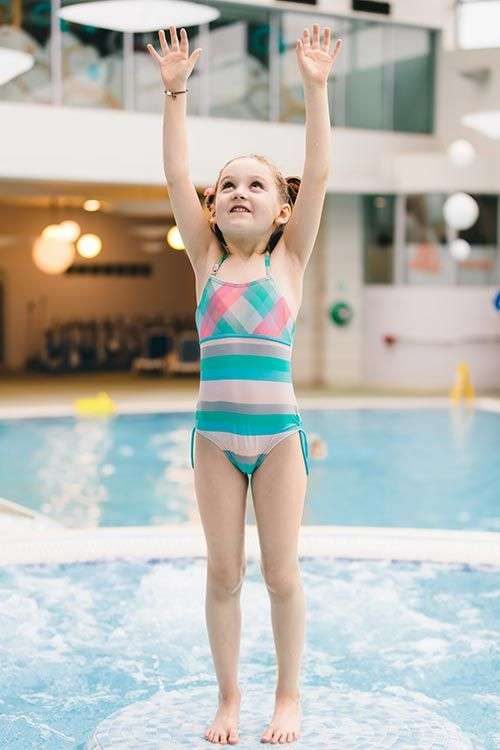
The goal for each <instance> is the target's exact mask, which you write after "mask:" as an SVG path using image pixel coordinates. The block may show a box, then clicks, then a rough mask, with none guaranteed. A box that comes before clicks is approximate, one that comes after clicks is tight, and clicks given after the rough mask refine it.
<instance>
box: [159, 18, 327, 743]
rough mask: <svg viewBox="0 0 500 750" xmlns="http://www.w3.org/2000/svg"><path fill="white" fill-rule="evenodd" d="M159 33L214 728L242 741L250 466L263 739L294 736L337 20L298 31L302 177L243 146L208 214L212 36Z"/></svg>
mask: <svg viewBox="0 0 500 750" xmlns="http://www.w3.org/2000/svg"><path fill="white" fill-rule="evenodd" d="M158 36H159V41H160V46H161V51H162V54H158V53H157V52H156V50H155V49H154V48H153V47H152V46H151V45H148V49H149V52H150V54H151V55H152V57H153V58H154V59H155V60H156V62H157V63H158V65H159V68H160V72H161V76H162V80H163V83H164V86H165V94H166V96H165V110H164V137H163V148H164V167H165V176H166V178H167V183H168V188H169V194H170V200H171V203H172V209H173V212H174V216H175V220H176V222H177V226H178V227H179V231H180V233H181V236H182V239H183V242H184V245H185V248H186V252H187V255H188V258H189V260H190V262H191V265H192V266H193V270H194V274H195V278H196V297H197V303H198V304H197V307H196V325H197V328H198V333H199V336H200V360H201V361H200V365H201V369H200V393H199V398H198V403H197V405H196V418H195V427H194V428H193V431H192V434H191V463H192V465H193V467H194V470H195V490H196V497H197V502H198V506H199V511H200V517H201V521H202V523H203V528H204V532H205V536H206V542H207V582H206V600H205V611H206V621H207V630H208V636H209V641H210V647H211V650H212V655H213V660H214V667H215V671H216V674H217V681H218V686H219V695H218V698H219V701H218V703H219V705H218V710H217V712H216V714H215V717H214V719H213V721H212V723H211V725H210V727H209V728H208V729H207V731H206V732H205V738H206V739H207V740H209V741H210V742H214V743H220V744H223V745H225V744H228V743H229V744H236V743H237V742H238V741H239V737H238V724H239V709H240V696H241V694H240V690H239V686H238V657H239V648H240V626H241V611H240V590H241V585H242V582H243V577H244V572H245V565H246V563H245V550H244V542H245V514H246V497H247V490H248V482H249V479H248V475H250V477H251V489H252V498H253V502H254V509H255V516H256V521H257V526H258V534H259V541H260V548H261V570H262V573H263V576H264V580H265V583H266V586H267V589H268V591H269V597H270V603H271V618H272V628H273V635H274V641H275V646H276V656H277V664H278V681H277V686H276V690H275V708H274V713H273V716H272V718H271V721H270V723H269V725H268V726H267V728H266V729H265V731H264V733H263V734H262V737H261V742H271V743H277V742H280V743H283V742H292V741H294V740H296V739H297V738H298V737H299V734H300V692H299V672H300V661H301V656H302V650H303V644H304V629H305V608H304V593H303V588H302V583H301V578H300V569H299V561H298V536H299V529H300V524H301V521H302V514H303V508H304V497H305V493H306V483H307V474H308V473H309V472H308V461H307V456H308V453H307V440H306V436H305V433H304V431H303V429H302V421H301V418H300V415H299V413H298V409H297V402H296V399H295V395H294V391H293V384H292V377H291V354H292V346H293V337H294V332H295V321H296V318H297V314H298V311H299V307H300V302H301V296H302V279H303V275H304V271H305V268H306V266H307V262H308V260H309V257H310V255H311V252H312V249H313V246H314V242H315V239H316V235H317V231H318V227H319V222H320V218H321V212H322V207H323V202H324V196H325V192H326V185H327V179H328V172H329V168H330V144H331V130H330V118H329V111H328V96H327V81H328V75H329V73H330V70H331V67H332V64H333V62H334V60H335V58H336V57H337V55H338V54H339V52H340V48H341V40H337V42H336V43H335V45H334V49H333V51H330V39H331V36H330V29H329V28H325V29H324V30H323V34H322V35H321V34H320V27H319V25H318V24H314V25H313V28H312V35H311V34H310V33H309V30H308V29H307V28H305V29H304V32H303V34H302V38H300V39H298V40H297V43H296V55H297V63H298V67H299V70H300V73H301V76H302V80H303V85H304V96H305V104H306V158H305V165H304V172H303V176H302V179H301V180H300V179H298V178H295V177H289V178H286V179H285V178H284V177H283V176H282V175H281V173H280V172H279V170H278V169H277V168H276V166H275V165H274V164H273V163H272V162H271V161H270V160H269V159H267V158H265V157H263V156H260V155H255V154H252V155H246V156H239V157H236V158H234V159H231V160H230V161H229V162H227V163H226V164H225V165H224V167H223V168H222V170H221V171H220V173H219V175H218V178H217V182H216V184H215V186H214V187H213V188H211V189H209V190H208V191H206V193H205V208H206V209H207V211H208V216H207V215H206V214H205V213H204V211H203V209H202V207H201V205H200V202H199V199H198V195H197V193H196V190H195V188H194V186H193V184H192V182H191V180H190V177H189V173H188V154H187V143H186V141H187V139H186V97H187V95H188V90H187V80H188V78H189V76H190V74H191V72H192V70H193V68H194V65H195V63H196V62H197V60H198V59H199V57H200V55H201V52H202V50H201V49H196V50H195V51H194V52H193V53H192V54H191V55H189V46H188V38H187V34H186V31H185V29H181V31H180V41H179V39H178V38H177V32H176V29H175V26H171V27H170V46H169V45H168V44H167V41H166V39H165V34H164V32H163V31H160V32H159V34H158ZM194 438H196V445H194ZM194 454H195V455H196V462H194Z"/></svg>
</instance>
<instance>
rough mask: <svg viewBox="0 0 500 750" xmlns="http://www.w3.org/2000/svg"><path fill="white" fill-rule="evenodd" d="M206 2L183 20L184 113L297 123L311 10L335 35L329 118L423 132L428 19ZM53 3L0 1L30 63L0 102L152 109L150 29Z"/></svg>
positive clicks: (428, 126) (157, 92) (431, 63)
mask: <svg viewBox="0 0 500 750" xmlns="http://www.w3.org/2000/svg"><path fill="white" fill-rule="evenodd" d="M200 4H204V3H200ZM69 5H71V3H62V4H61V7H63V8H67V7H68V6H69ZM281 5H283V4H281ZM51 7H52V10H51ZM210 8H212V9H215V10H216V11H217V12H218V14H219V15H218V17H217V18H216V19H215V20H214V21H211V22H209V23H205V24H202V25H200V26H186V30H187V33H188V37H189V45H190V50H193V49H195V48H196V47H202V48H203V50H204V53H203V55H202V57H201V58H200V63H199V65H198V67H197V68H195V70H194V71H193V74H192V76H191V78H190V79H189V85H188V87H189V98H188V115H194V116H200V117H211V118H226V119H227V118H229V119H238V120H249V121H260V122H282V123H303V122H304V118H305V108H304V100H303V92H302V84H301V80H300V75H299V71H298V69H297V64H296V59H295V56H296V53H295V40H296V39H297V38H298V37H299V36H300V35H301V33H302V30H303V28H304V27H305V26H309V27H310V26H312V24H313V22H317V21H318V20H319V22H320V23H321V25H328V26H330V27H332V28H333V32H334V37H338V36H340V37H342V39H343V40H344V49H343V53H342V55H341V56H340V58H339V60H338V64H337V65H336V67H335V71H334V73H333V74H332V77H331V80H330V84H329V87H328V93H329V97H330V113H331V117H332V122H333V123H334V124H335V125H336V126H339V127H344V128H363V129H368V130H378V131H389V132H391V131H392V132H398V133H410V134H411V133H415V134H433V133H434V90H435V86H434V81H435V59H436V54H435V53H436V43H437V34H438V33H439V32H438V31H436V30H435V29H431V28H423V27H417V26H411V25H402V24H396V23H393V22H389V21H385V20H384V21H380V20H379V19H377V20H371V19H366V18H365V17H362V18H354V17H347V16H339V15H338V14H336V15H332V14H331V13H328V12H326V11H325V9H323V8H316V7H314V8H313V9H309V8H305V7H304V6H303V5H302V6H300V7H299V6H297V8H290V7H289V6H287V7H286V9H283V8H282V7H272V8H270V7H269V8H268V7H265V6H264V5H262V4H259V5H257V4H255V5H252V4H251V3H245V4H239V3H237V2H227V1H225V0H224V1H223V0H219V1H217V0H216V1H215V2H211V3H210ZM57 10H58V4H57V3H56V2H53V3H52V6H51V5H50V4H49V3H40V2H38V0H16V2H14V1H13V0H10V1H9V0H0V16H1V17H3V25H2V27H0V47H6V48H11V49H16V50H20V51H25V52H28V53H30V54H31V55H33V56H34V65H33V67H32V68H31V69H30V70H28V71H27V72H25V73H23V74H21V75H19V76H17V77H16V78H14V79H12V80H11V81H9V82H8V83H6V84H4V85H3V86H0V102H4V103H7V102H16V103H31V104H37V103H38V104H44V105H56V106H61V105H63V106H65V107H80V108H82V107H84V108H91V109H104V110H106V109H111V110H126V111H134V112H141V113H149V114H153V113H161V112H162V110H163V97H164V94H163V87H162V85H161V80H160V77H159V74H158V70H157V67H156V65H155V64H154V62H153V60H152V59H151V56H150V55H149V53H148V51H147V47H146V45H147V44H148V43H151V44H153V45H155V46H156V48H158V47H159V45H158V36H157V32H156V31H155V32H151V33H149V32H148V33H136V34H134V35H133V36H132V35H130V39H129V43H128V44H127V43H125V42H126V36H127V35H125V34H123V33H121V32H117V31H111V30H107V29H102V28H96V27H93V26H86V25H81V24H76V23H71V22H68V21H65V20H61V19H59V17H58V16H57ZM168 38H169V37H168V33H167V39H168ZM201 60H203V64H201ZM128 71H132V73H131V75H128V74H127V73H128Z"/></svg>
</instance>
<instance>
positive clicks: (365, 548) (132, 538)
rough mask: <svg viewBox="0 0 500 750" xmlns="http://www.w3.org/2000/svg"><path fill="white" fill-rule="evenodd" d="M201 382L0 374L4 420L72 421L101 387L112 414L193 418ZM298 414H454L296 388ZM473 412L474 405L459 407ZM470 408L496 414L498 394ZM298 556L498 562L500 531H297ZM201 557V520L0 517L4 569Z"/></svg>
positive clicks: (252, 554) (445, 402)
mask: <svg viewBox="0 0 500 750" xmlns="http://www.w3.org/2000/svg"><path fill="white" fill-rule="evenodd" d="M198 383H199V381H198V378H197V377H196V378H193V377H189V378H188V377H186V378H181V379H180V380H179V381H173V382H170V381H168V380H165V379H161V378H153V379H145V380H144V379H141V380H140V381H139V380H137V378H132V377H131V376H128V375H127V376H126V377H123V378H122V377H119V376H107V377H100V378H96V377H94V376H83V377H75V376H71V377H66V376H58V377H56V378H46V377H41V376H33V377H31V376H29V377H23V376H20V377H19V378H12V377H5V376H2V377H0V419H20V418H33V417H56V416H59V417H61V416H73V415H74V408H73V401H74V400H75V399H76V398H81V397H86V396H87V397H88V396H89V395H94V394H95V393H96V392H98V391H106V392H107V393H108V394H109V395H110V397H111V398H112V399H113V400H114V402H115V404H116V407H117V413H118V414H134V413H146V412H147V413H157V412H166V411H168V412H172V411H187V412H193V411H194V408H195V403H196V398H197V394H198ZM295 392H296V396H297V400H298V402H299V408H301V409H309V408H311V409H415V408H416V409H432V408H439V409H443V408H450V403H451V402H450V400H449V399H448V397H447V396H446V394H443V393H434V394H433V393H429V392H427V393H419V394H417V393H415V392H413V393H409V392H401V391H391V392H387V391H373V390H372V391H367V390H366V389H365V390H362V389H350V390H346V389H342V390H334V389H328V388H318V389H311V388H300V387H299V386H296V388H295ZM465 408H470V407H465ZM473 408H476V409H480V410H484V411H491V412H496V413H500V393H497V392H494V393H488V394H483V395H481V396H480V397H478V398H476V400H475V401H474V406H473ZM245 547H246V556H247V559H249V560H250V559H252V560H259V559H260V549H259V540H258V535H257V528H256V526H254V525H249V524H247V526H246V543H245ZM299 556H300V557H302V558H303V557H330V558H337V559H353V560H354V559H355V560H360V559H364V560H368V559H371V560H386V561H394V560H399V561H408V562H422V561H430V562H438V563H445V564H450V563H453V564H465V565H487V566H500V533H496V532H484V531H462V530H458V531H457V530H449V529H414V528H393V527H380V528H379V527H366V526H363V527H356V526H306V525H304V526H302V527H301V531H300V538H299ZM192 557H203V558H205V557H206V542H205V537H204V533H203V528H202V526H201V524H177V525H163V526H147V527H132V526H123V527H100V528H91V529H67V528H63V527H60V526H58V525H57V524H54V523H47V522H46V521H45V520H44V518H43V517H41V516H39V515H37V516H36V517H33V518H29V517H23V516H22V515H19V514H17V513H15V512H12V513H9V512H4V513H0V565H15V564H47V563H49V564H54V563H71V562H93V561H99V560H117V559H122V560H131V559H135V560H151V559H168V558H192Z"/></svg>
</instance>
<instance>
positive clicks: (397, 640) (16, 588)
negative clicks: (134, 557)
mask: <svg viewBox="0 0 500 750" xmlns="http://www.w3.org/2000/svg"><path fill="white" fill-rule="evenodd" d="M205 570H206V562H205V560H202V559H183V560H176V561H174V560H167V561H156V562H155V561H152V562H132V561H127V560H123V561H117V562H113V563H91V564H65V565H57V566H52V565H51V566H43V565H39V566H10V567H5V568H3V569H0V632H1V633H2V638H1V639H0V665H1V668H0V704H1V711H0V747H5V748H9V750H30V749H31V748H33V749H36V750H40V749H41V748H44V750H61V749H62V748H79V749H80V750H83V748H90V749H91V750H94V748H97V747H99V748H111V747H120V749H121V750H127V749H128V748H133V749H134V750H135V749H136V748H141V750H146V749H147V748H149V747H154V748H155V749H156V750H158V748H160V747H168V748H169V750H171V749H172V750H175V748H177V747H190V748H194V750H198V748H204V747H207V744H206V741H205V740H203V739H199V738H200V737H202V734H203V732H204V730H205V728H206V726H207V724H208V722H209V720H210V719H211V718H212V717H213V715H214V712H215V707H216V693H217V686H216V681H215V675H214V671H213V665H212V661H211V654H210V649H209V643H208V638H207V634H206V626H205V614H204V593H205ZM301 570H302V578H303V583H304V590H305V594H306V607H307V609H306V611H307V620H306V643H305V649H304V657H303V662H302V672H301V691H302V696H303V700H304V706H305V709H304V713H303V727H302V735H301V738H300V739H299V741H298V742H296V743H293V745H292V746H293V747H295V748H296V749H297V750H299V749H300V748H311V747H315V748H329V749H330V750H331V748H333V747H339V748H342V750H358V749H359V750H371V748H373V750H375V748H377V750H380V749H381V748H382V747H383V748H385V747H391V748H392V749H393V750H419V749H420V748H421V749H422V750H429V748H431V747H432V748H433V750H436V749H437V748H443V750H444V748H453V750H464V749H467V750H494V748H498V747H499V743H500V723H499V712H500V698H499V696H498V669H499V661H500V659H499V650H500V649H499V643H500V638H499V636H500V632H499V630H500V569H496V568H492V567H480V568H473V567H469V566H461V565H450V566H448V565H438V564H433V563H422V564H419V563H390V562H377V561H349V560H335V561H333V560H329V559H326V558H324V559H321V558H319V559H318V558H315V559H312V558H307V559H304V560H302V561H301ZM241 596H242V612H243V618H242V644H241V653H240V685H241V689H242V695H243V701H245V700H246V698H245V696H250V698H251V699H252V705H251V706H250V705H247V711H246V713H244V714H242V717H241V719H242V720H241V724H240V732H241V736H242V741H241V743H240V744H239V747H241V749H242V750H248V749H249V748H256V747H261V744H260V742H259V741H258V739H259V737H260V734H261V733H262V731H263V730H264V728H265V725H266V724H267V722H268V720H269V719H270V714H269V710H270V709H271V707H272V694H273V691H274V687H275V677H276V666H275V656H274V647H273V640H272V629H271V623H270V608H269V600H268V597H267V590H266V589H265V585H264V583H263V581H262V576H261V573H260V569H259V567H258V563H257V562H254V561H249V564H248V569H247V574H246V579H245V584H244V587H243V589H242V595H241ZM257 696H259V697H258V698H257ZM262 696H264V697H265V700H266V703H265V711H264V704H263V703H261V702H259V701H261V700H262ZM254 697H255V702H254ZM160 699H161V700H163V701H164V703H163V704H162V703H161V700H160ZM169 700H170V703H169ZM162 705H163V706H168V705H170V706H171V709H172V713H171V714H170V721H169V722H168V725H169V727H170V731H172V732H173V731H174V729H175V731H176V732H177V739H175V738H173V739H172V741H171V742H170V744H169V743H168V742H167V743H166V744H165V745H163V744H161V743H160V742H159V740H160V739H161V738H160V737H158V736H156V738H155V739H154V743H155V744H151V745H149V744H147V742H143V744H142V745H141V744H140V743H139V744H134V743H133V742H132V739H131V738H132V734H130V735H128V734H126V735H125V736H127V737H129V738H130V739H129V740H127V741H122V742H121V744H113V736H112V735H113V732H116V731H119V727H120V726H121V727H122V729H123V728H124V727H125V725H126V722H127V721H129V722H130V721H132V728H135V730H136V732H138V733H140V732H141V731H146V730H145V727H144V722H142V724H141V721H142V720H141V717H143V718H144V721H145V719H146V717H148V716H149V719H150V720H151V721H153V720H155V721H159V717H158V706H160V707H161V706H162ZM174 709H175V711H177V714H176V715H174V713H175V711H174ZM164 710H166V708H165V709H164ZM117 711H121V712H122V713H121V714H119V715H118V719H117V720H116V721H114V724H113V721H110V718H109V717H112V715H113V714H114V713H115V712H117ZM148 711H149V713H148ZM134 712H135V713H134ZM179 713H180V715H178V714H179ZM127 717H128V718H127ZM153 717H154V719H153ZM160 718H161V717H160ZM162 720H163V722H164V724H165V723H166V721H165V718H164V716H163V719H162ZM120 723H121V724H120ZM117 725H118V729H117ZM96 732H98V733H99V736H100V738H101V741H100V742H99V744H97V742H96V743H94V744H92V738H93V737H94V738H95V737H96V736H97V735H96V734H95V733H96ZM384 737H386V738H389V737H390V738H391V742H390V743H389V742H387V743H386V742H384V741H383V738H384ZM395 737H396V739H394V738H395ZM106 738H107V740H106ZM313 738H314V741H313ZM374 738H375V739H374ZM376 738H379V739H378V741H377V739H376ZM422 738H424V739H422ZM174 740H175V741H174ZM377 742H378V744H377ZM89 743H90V744H89Z"/></svg>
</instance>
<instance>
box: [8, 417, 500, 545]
mask: <svg viewBox="0 0 500 750" xmlns="http://www.w3.org/2000/svg"><path fill="white" fill-rule="evenodd" d="M301 414H302V418H303V422H304V429H305V432H306V434H307V437H308V441H309V458H310V476H309V481H308V489H307V496H306V504H305V509H304V517H303V524H306V525H307V524H311V525H323V524H325V525H332V524H337V525H353V526H377V527H382V526H385V527H387V526H393V527H415V528H423V529H434V528H447V529H476V530H483V531H499V530H500V516H499V513H498V502H497V501H498V487H499V486H500V462H499V461H498V445H499V443H498V436H499V435H500V413H498V412H497V413H494V412H488V411H484V410H481V409H470V410H469V409H456V408H449V409H446V408H432V409H408V408H407V409H388V408H385V409H378V408H368V409H366V408H364V409H335V408H333V409H332V408H325V409H318V408H315V409H301ZM192 424H193V414H192V412H191V411H170V412H168V413H161V412H158V413H152V414H120V415H119V416H116V417H113V418H110V419H105V420H99V419H75V418H73V417H55V418H52V417H50V418H49V417H47V418H25V419H0V497H3V498H5V499H7V500H10V501H14V502H17V503H22V504H23V505H26V506H28V507H29V508H31V509H33V510H36V511H39V512H42V513H44V514H47V515H48V516H49V517H50V518H52V519H54V520H56V521H58V522H60V523H62V524H63V525H65V526H68V527H73V528H76V527H86V528H91V527H95V526H144V525H147V526H149V525H157V524H189V523H193V522H195V523H199V515H198V511H197V506H196V501H195V495H194V481H193V470H192V468H191V465H190V461H189V449H190V446H189V437H190V430H191V427H192ZM315 436H319V437H320V438H321V440H322V441H323V444H324V450H323V449H322V450H321V451H320V453H319V454H318V455H315V453H314V451H313V450H312V443H313V439H314V438H315ZM322 453H323V454H324V455H322ZM247 507H248V514H247V522H248V523H254V522H255V519H254V516H253V508H252V507H251V502H249V503H248V506H247Z"/></svg>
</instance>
